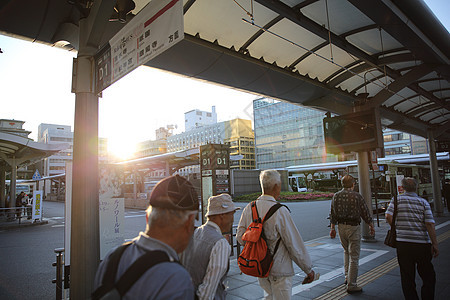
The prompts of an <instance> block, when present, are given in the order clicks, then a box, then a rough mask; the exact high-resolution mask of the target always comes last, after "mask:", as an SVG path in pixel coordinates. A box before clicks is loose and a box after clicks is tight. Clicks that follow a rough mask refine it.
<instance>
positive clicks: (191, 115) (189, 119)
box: [184, 106, 217, 131]
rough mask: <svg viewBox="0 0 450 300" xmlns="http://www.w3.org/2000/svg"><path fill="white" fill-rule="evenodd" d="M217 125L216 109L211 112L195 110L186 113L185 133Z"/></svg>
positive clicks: (213, 108)
mask: <svg viewBox="0 0 450 300" xmlns="http://www.w3.org/2000/svg"><path fill="white" fill-rule="evenodd" d="M215 123H217V113H216V107H215V106H213V107H212V108H211V112H208V111H202V110H199V109H194V110H191V111H188V112H186V113H184V131H190V130H192V129H195V128H199V127H202V126H206V125H212V124H215Z"/></svg>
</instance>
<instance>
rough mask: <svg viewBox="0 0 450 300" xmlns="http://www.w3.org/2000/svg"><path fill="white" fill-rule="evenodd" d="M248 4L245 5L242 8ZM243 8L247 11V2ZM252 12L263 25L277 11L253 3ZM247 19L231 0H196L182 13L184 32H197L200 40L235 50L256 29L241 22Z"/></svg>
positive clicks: (245, 14) (272, 17)
mask: <svg viewBox="0 0 450 300" xmlns="http://www.w3.org/2000/svg"><path fill="white" fill-rule="evenodd" d="M245 6H248V7H245ZM245 6H244V8H245V9H248V10H250V7H249V5H245ZM253 12H254V16H255V22H258V23H259V24H262V25H265V24H266V23H268V22H269V21H270V20H272V19H274V18H275V17H276V16H277V14H275V13H273V12H272V11H270V10H268V9H267V8H265V7H263V6H261V5H259V4H257V3H254V5H253ZM243 18H245V19H247V20H250V17H249V16H248V15H247V13H246V12H245V11H244V10H243V9H242V8H240V7H239V6H238V5H237V4H236V3H234V2H233V1H224V0H208V1H196V2H194V4H193V5H192V6H191V7H190V9H189V10H188V11H187V12H186V14H185V16H184V26H185V28H184V31H185V32H186V33H188V34H191V35H196V34H197V33H199V34H200V37H201V38H202V39H204V40H207V41H210V42H214V40H216V39H217V40H218V42H219V44H220V45H222V46H224V47H227V48H230V47H231V46H234V47H235V48H236V49H239V48H240V47H241V46H242V45H243V44H244V43H245V42H246V41H247V40H248V39H249V38H250V37H251V36H252V35H253V34H255V33H256V32H257V31H258V28H256V27H254V26H251V25H249V24H247V23H246V22H244V21H242V19H243Z"/></svg>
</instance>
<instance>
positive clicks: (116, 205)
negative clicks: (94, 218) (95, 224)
mask: <svg viewBox="0 0 450 300" xmlns="http://www.w3.org/2000/svg"><path fill="white" fill-rule="evenodd" d="M99 176H100V181H99V223H100V259H104V258H105V256H106V254H107V253H108V252H109V251H110V250H111V249H112V248H114V247H116V246H119V245H120V244H123V242H124V220H125V217H124V212H125V205H124V202H125V201H124V198H123V197H122V190H121V173H120V168H117V167H115V166H111V165H103V166H100V168H99Z"/></svg>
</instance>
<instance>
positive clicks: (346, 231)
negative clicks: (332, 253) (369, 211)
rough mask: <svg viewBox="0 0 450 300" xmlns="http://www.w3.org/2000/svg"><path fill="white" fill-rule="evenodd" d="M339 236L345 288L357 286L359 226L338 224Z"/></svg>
mask: <svg viewBox="0 0 450 300" xmlns="http://www.w3.org/2000/svg"><path fill="white" fill-rule="evenodd" d="M338 230H339V238H340V239H341V245H342V248H344V270H345V279H346V280H347V288H350V289H351V288H352V287H355V286H357V284H356V279H357V278H358V267H359V254H360V252H361V226H360V225H358V226H351V225H345V224H338Z"/></svg>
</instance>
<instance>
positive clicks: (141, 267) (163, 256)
mask: <svg viewBox="0 0 450 300" xmlns="http://www.w3.org/2000/svg"><path fill="white" fill-rule="evenodd" d="M169 261H170V259H169V256H168V255H167V253H166V252H164V251H162V250H154V251H149V252H147V253H145V254H144V255H142V256H141V257H139V258H138V259H137V260H136V261H135V262H134V263H133V264H132V265H131V267H129V268H128V269H127V270H126V271H125V273H123V274H122V276H121V277H120V279H119V281H118V282H117V283H116V284H115V286H116V289H117V291H118V292H119V294H120V296H121V297H123V296H124V295H125V294H126V292H127V291H128V290H129V289H130V288H131V287H132V286H133V284H134V283H135V282H136V281H137V280H138V279H139V278H140V277H141V276H142V275H143V274H144V273H145V272H146V271H147V270H148V269H150V268H152V267H153V266H155V265H157V264H159V263H162V262H169Z"/></svg>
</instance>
